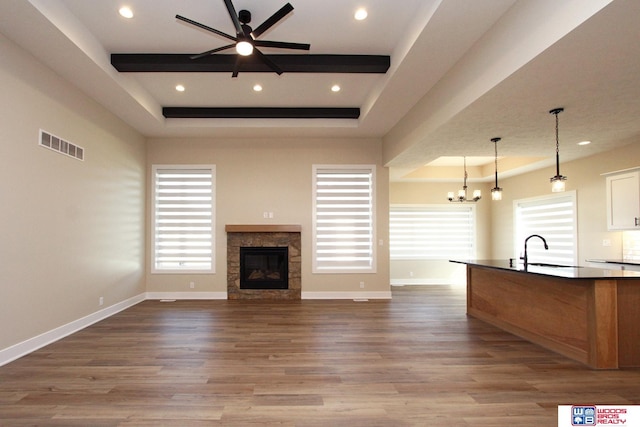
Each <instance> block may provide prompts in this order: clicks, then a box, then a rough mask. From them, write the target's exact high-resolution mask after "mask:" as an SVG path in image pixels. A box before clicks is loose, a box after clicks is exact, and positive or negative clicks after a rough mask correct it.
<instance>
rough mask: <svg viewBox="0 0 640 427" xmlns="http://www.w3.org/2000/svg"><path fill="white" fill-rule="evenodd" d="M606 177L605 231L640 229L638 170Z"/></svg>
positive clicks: (639, 174)
mask: <svg viewBox="0 0 640 427" xmlns="http://www.w3.org/2000/svg"><path fill="white" fill-rule="evenodd" d="M607 175H608V176H607V229H609V230H635V229H640V170H638V169H635V170H630V171H621V172H620V173H612V174H607Z"/></svg>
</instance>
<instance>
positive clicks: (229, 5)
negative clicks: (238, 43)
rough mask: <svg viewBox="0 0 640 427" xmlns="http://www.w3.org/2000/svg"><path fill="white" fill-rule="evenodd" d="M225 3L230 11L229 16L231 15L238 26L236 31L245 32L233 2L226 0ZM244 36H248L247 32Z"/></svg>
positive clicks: (235, 25)
mask: <svg viewBox="0 0 640 427" xmlns="http://www.w3.org/2000/svg"><path fill="white" fill-rule="evenodd" d="M224 4H225V5H226V6H227V11H229V16H230V17H231V21H233V26H234V27H236V33H238V34H244V30H243V29H242V24H241V23H240V20H239V19H238V12H236V8H235V7H233V3H231V0H224ZM244 36H245V37H246V36H247V34H244Z"/></svg>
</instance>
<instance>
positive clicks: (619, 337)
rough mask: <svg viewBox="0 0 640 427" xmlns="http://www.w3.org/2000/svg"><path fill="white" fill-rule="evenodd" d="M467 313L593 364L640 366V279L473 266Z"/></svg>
mask: <svg viewBox="0 0 640 427" xmlns="http://www.w3.org/2000/svg"><path fill="white" fill-rule="evenodd" d="M467 313H468V314H469V315H471V316H473V317H476V318H478V319H481V320H484V321H486V322H487V323H491V324H493V325H495V326H497V327H499V328H501V329H504V330H506V331H508V332H511V333H513V334H515V335H518V336H520V337H522V338H525V339H527V340H529V341H531V342H534V343H536V344H539V345H541V346H543V347H546V348H548V349H550V350H553V351H555V352H558V353H560V354H563V355H565V356H566V357H569V358H571V359H573V360H576V361H579V362H582V363H584V364H586V365H588V366H589V367H591V368H595V369H617V368H621V367H639V366H640V279H633V278H624V280H620V279H616V278H612V279H600V278H598V279H594V278H589V279H587V278H584V279H583V278H561V277H553V276H550V275H544V274H529V273H527V272H523V271H509V270H507V269H496V268H492V267H485V266H479V265H472V264H467Z"/></svg>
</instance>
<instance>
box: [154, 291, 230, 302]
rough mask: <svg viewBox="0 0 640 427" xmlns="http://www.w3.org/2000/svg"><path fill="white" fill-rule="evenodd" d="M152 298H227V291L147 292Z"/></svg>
mask: <svg viewBox="0 0 640 427" xmlns="http://www.w3.org/2000/svg"><path fill="white" fill-rule="evenodd" d="M147 299H151V300H163V299H164V300H172V299H175V300H189V299H227V293H226V292H147Z"/></svg>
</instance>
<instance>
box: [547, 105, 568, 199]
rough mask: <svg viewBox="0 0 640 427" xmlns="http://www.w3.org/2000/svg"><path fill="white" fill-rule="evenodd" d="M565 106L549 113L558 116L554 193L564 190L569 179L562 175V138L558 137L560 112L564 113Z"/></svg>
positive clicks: (552, 185)
mask: <svg viewBox="0 0 640 427" xmlns="http://www.w3.org/2000/svg"><path fill="white" fill-rule="evenodd" d="M563 111H564V108H554V109H553V110H551V111H549V114H553V115H555V116H556V175H555V176H553V177H551V179H550V181H551V191H552V192H553V193H561V192H563V191H564V188H565V187H564V182H565V181H566V180H567V177H566V176H562V175H560V138H559V137H558V114H560V113H562V112H563Z"/></svg>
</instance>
